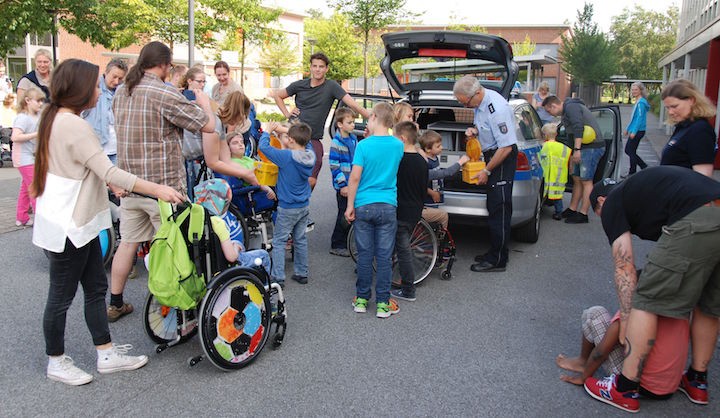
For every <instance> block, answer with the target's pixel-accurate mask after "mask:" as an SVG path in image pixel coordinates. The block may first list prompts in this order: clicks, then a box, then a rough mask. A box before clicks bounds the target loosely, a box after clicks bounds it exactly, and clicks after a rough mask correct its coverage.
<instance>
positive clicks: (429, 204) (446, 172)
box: [419, 130, 470, 229]
mask: <svg viewBox="0 0 720 418" xmlns="http://www.w3.org/2000/svg"><path fill="white" fill-rule="evenodd" d="M419 141H420V147H421V148H422V151H423V153H424V156H425V158H426V159H427V166H428V170H429V173H428V178H429V183H428V188H427V197H426V199H425V206H426V207H425V208H424V209H423V213H422V217H423V219H425V220H426V221H428V222H437V223H439V224H440V225H442V227H443V228H444V229H447V227H448V214H447V212H445V211H444V210H442V209H440V208H438V205H437V204H438V203H440V202H441V201H442V199H441V194H440V193H441V191H442V189H443V179H444V178H445V177H450V176H452V175H455V174H456V173H457V172H458V171H460V169H461V168H462V166H463V165H464V164H465V163H466V162H468V161H469V160H470V158H469V157H468V156H467V155H463V156H462V157H460V159H458V162H457V163H455V164H453V165H451V166H450V167H447V168H440V159H439V157H440V154H441V153H442V151H443V146H442V136H440V134H439V133H437V132H435V131H433V130H427V131H425V133H423V134H422V135H421V136H420V140H419Z"/></svg>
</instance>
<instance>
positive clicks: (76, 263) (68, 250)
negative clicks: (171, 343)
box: [31, 59, 184, 385]
mask: <svg viewBox="0 0 720 418" xmlns="http://www.w3.org/2000/svg"><path fill="white" fill-rule="evenodd" d="M98 75H99V68H98V66H96V65H94V64H91V63H89V62H86V61H82V60H76V59H68V60H65V61H63V62H62V63H61V64H60V65H59V66H58V67H57V69H56V70H55V71H54V72H53V75H52V82H51V84H50V99H51V102H50V104H49V105H47V106H46V108H45V110H44V111H43V115H42V118H41V120H40V127H39V130H38V139H37V150H36V156H35V158H36V165H35V176H34V179H33V182H32V185H31V192H32V193H33V194H34V195H35V196H36V197H37V209H36V215H35V228H34V229H33V243H34V244H35V245H37V246H39V247H41V248H43V249H45V251H46V253H47V254H48V257H49V259H50V289H49V291H48V299H47V304H46V305H45V314H44V318H43V331H44V335H45V351H46V353H47V355H48V356H49V360H48V367H47V377H48V378H49V379H52V380H57V381H60V382H63V383H66V384H69V385H83V384H86V383H89V382H90V381H92V379H93V376H92V375H91V374H88V373H86V372H84V371H83V370H81V369H80V368H78V367H76V366H75V365H74V364H73V361H72V359H71V358H70V357H68V356H66V355H65V319H66V314H67V310H68V308H69V307H70V304H71V303H72V300H73V298H74V296H75V293H76V291H77V287H78V283H79V284H80V285H82V287H83V293H84V299H85V322H86V323H87V326H88V329H89V330H90V334H91V335H92V339H93V343H94V345H95V347H96V349H97V353H98V360H97V370H98V372H99V373H113V372H117V371H121V370H135V369H138V368H140V367H142V366H144V365H145V364H146V363H147V361H148V358H147V356H129V355H127V354H126V353H127V351H128V349H130V348H131V346H130V345H114V344H112V342H111V338H110V330H109V327H108V320H107V311H106V306H105V293H106V291H107V276H106V274H105V269H104V267H103V262H102V255H101V250H100V241H99V239H98V234H99V233H100V231H102V230H103V229H106V228H108V227H110V225H111V219H110V210H109V208H108V200H107V189H106V184H110V185H113V186H114V187H115V188H116V190H120V189H122V191H126V192H130V191H133V192H137V193H142V194H147V195H151V196H155V197H157V198H158V199H162V200H166V201H169V202H173V203H180V202H181V201H183V199H184V197H183V195H182V194H181V193H179V192H177V191H176V190H174V189H172V188H170V187H167V186H163V185H159V184H155V183H151V182H148V181H145V180H142V179H140V178H137V177H136V176H135V175H133V174H130V173H128V172H125V171H122V170H120V169H118V168H117V167H115V166H114V165H113V164H112V163H111V162H110V160H109V159H108V157H107V155H105V153H104V152H103V149H102V147H101V146H100V142H99V141H98V139H97V137H96V135H95V131H94V130H93V128H92V127H91V126H90V125H89V124H88V123H87V122H86V121H84V120H83V119H82V118H81V117H80V116H79V115H80V112H82V111H83V110H85V109H89V108H92V107H93V106H95V103H96V102H97V98H98V94H99V91H98V87H97V86H98V84H97V83H90V82H88V80H97V78H98Z"/></svg>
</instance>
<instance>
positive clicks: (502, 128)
mask: <svg viewBox="0 0 720 418" xmlns="http://www.w3.org/2000/svg"><path fill="white" fill-rule="evenodd" d="M498 128H500V132H502V133H503V134H506V133H508V127H507V124H506V123H505V122H503V123H501V124H499V125H498Z"/></svg>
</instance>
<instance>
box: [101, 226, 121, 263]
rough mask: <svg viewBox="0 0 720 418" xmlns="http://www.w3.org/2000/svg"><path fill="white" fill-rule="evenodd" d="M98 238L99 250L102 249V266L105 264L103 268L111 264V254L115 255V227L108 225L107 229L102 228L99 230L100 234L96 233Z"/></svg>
mask: <svg viewBox="0 0 720 418" xmlns="http://www.w3.org/2000/svg"><path fill="white" fill-rule="evenodd" d="M98 238H99V239H100V250H101V251H102V256H103V266H105V268H108V267H109V266H110V264H111V261H112V258H113V256H114V255H115V249H116V246H117V242H116V240H117V237H116V236H115V228H114V227H110V228H107V229H103V230H102V231H100V234H98Z"/></svg>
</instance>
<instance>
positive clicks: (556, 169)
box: [540, 141, 570, 200]
mask: <svg viewBox="0 0 720 418" xmlns="http://www.w3.org/2000/svg"><path fill="white" fill-rule="evenodd" d="M569 160H570V148H568V147H567V146H565V144H562V143H560V142H557V141H546V142H545V144H544V145H543V147H542V150H541V151H540V166H541V167H542V169H543V177H544V178H545V197H547V198H548V199H550V200H556V199H562V196H563V193H564V192H565V183H567V179H568V161H569Z"/></svg>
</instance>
